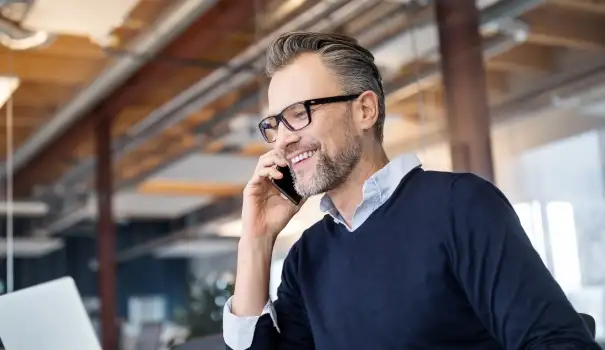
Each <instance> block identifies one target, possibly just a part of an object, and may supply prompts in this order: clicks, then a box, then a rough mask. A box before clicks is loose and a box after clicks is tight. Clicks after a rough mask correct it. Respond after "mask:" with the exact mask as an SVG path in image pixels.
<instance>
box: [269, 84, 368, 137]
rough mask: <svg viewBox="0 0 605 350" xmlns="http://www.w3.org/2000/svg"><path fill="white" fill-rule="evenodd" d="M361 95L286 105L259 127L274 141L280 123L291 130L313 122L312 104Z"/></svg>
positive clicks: (344, 99) (354, 97) (333, 101)
mask: <svg viewBox="0 0 605 350" xmlns="http://www.w3.org/2000/svg"><path fill="white" fill-rule="evenodd" d="M360 95H361V94H355V95H345V96H333V97H323V98H316V99H312V100H306V101H301V102H297V103H295V104H293V105H290V106H289V107H286V108H285V109H284V110H283V111H282V112H281V113H279V114H277V115H272V116H269V117H267V118H265V119H263V120H261V122H260V123H259V124H258V128H259V129H260V132H261V134H262V135H263V138H264V139H265V141H267V142H268V143H273V142H275V140H276V139H277V129H278V127H279V123H284V126H285V127H286V128H287V129H288V130H290V131H298V130H301V129H303V128H305V127H307V126H308V125H309V124H311V106H317V105H324V104H329V103H338V102H349V101H353V100H355V99H356V98H358V97H359V96H360Z"/></svg>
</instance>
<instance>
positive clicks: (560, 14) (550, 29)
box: [525, 10, 605, 51]
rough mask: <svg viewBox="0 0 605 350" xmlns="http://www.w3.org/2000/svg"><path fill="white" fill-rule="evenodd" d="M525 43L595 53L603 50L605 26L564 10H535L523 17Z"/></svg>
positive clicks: (600, 22)
mask: <svg viewBox="0 0 605 350" xmlns="http://www.w3.org/2000/svg"><path fill="white" fill-rule="evenodd" d="M525 18H526V20H527V22H528V23H529V26H530V31H529V35H528V37H527V42H528V43H532V44H539V45H544V46H553V47H564V48H569V49H577V50H590V51H598V50H602V49H604V48H605V36H604V35H603V33H604V32H605V24H604V23H603V21H594V20H590V19H589V18H588V17H586V16H580V15H577V14H576V15H572V14H569V13H565V12H564V11H555V10H548V11H536V12H533V13H529V14H528V15H526V16H525Z"/></svg>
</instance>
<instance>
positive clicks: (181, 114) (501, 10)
mask: <svg viewBox="0 0 605 350" xmlns="http://www.w3.org/2000/svg"><path fill="white" fill-rule="evenodd" d="M544 1H545V0H509V1H502V2H501V3H497V4H495V5H492V6H490V7H489V8H487V9H485V10H484V11H482V14H481V24H482V25H483V26H487V25H493V23H492V22H493V21H495V20H498V19H502V18H511V17H516V16H519V15H520V14H522V13H524V12H525V11H528V10H530V9H532V8H534V7H535V6H538V5H540V4H542V3H544ZM426 25H434V23H433V22H431V21H429V22H426V21H423V22H421V23H420V24H417V25H416V27H415V29H418V28H419V27H421V26H426ZM370 31H375V28H368V32H364V33H369V32H370ZM364 33H362V34H361V36H362V37H364V35H366V34H364ZM400 35H408V31H405V32H403V33H401V34H400ZM371 37H373V38H374V37H376V33H375V32H372V35H371ZM515 39H518V38H516V37H515V36H513V37H508V36H507V37H498V38H495V39H494V40H492V41H490V42H488V43H487V44H486V45H485V47H484V50H485V52H486V55H494V54H497V53H499V52H502V51H504V50H506V49H508V48H510V47H511V45H516V44H518V42H516V41H515ZM236 59H237V58H236ZM240 74H241V75H245V74H249V73H247V72H242V73H240ZM439 74H440V72H439V70H438V69H435V70H431V71H426V72H424V74H423V75H422V77H420V79H430V78H434V77H435V76H438V75H439ZM234 83H239V82H238V81H237V80H236V81H234ZM414 84H417V81H416V79H412V80H410V81H407V82H404V83H403V84H401V82H400V83H399V84H398V85H396V86H391V87H388V84H385V85H386V86H387V87H388V88H389V90H386V89H385V92H387V94H388V93H389V91H390V92H391V93H392V92H393V91H395V90H398V89H400V88H402V87H403V86H412V85H414ZM226 85H227V87H228V88H226V90H225V91H229V88H231V89H232V88H233V87H230V84H229V82H227V83H226ZM193 88H195V85H194V86H193V87H192V88H190V89H188V90H186V91H185V92H183V93H182V94H181V95H179V96H177V98H175V99H173V100H172V101H170V102H168V103H167V104H166V105H164V106H162V107H160V109H164V108H165V107H166V106H167V105H168V104H171V103H173V102H174V101H175V100H176V99H178V98H183V97H182V95H183V94H188V93H189V94H192V92H191V91H190V90H191V89H193ZM222 88H224V85H223V87H219V88H217V90H222ZM219 92H220V91H219ZM183 99H184V98H183ZM257 102H258V93H255V94H253V95H250V96H247V97H245V98H244V99H243V100H242V101H240V102H238V103H236V104H234V105H233V108H229V109H228V113H225V114H224V118H223V117H220V118H213V120H211V121H209V122H207V123H205V124H204V125H202V126H201V127H200V128H198V130H196V133H203V132H206V131H207V130H209V128H211V127H212V126H214V125H215V124H217V123H219V122H222V121H224V119H227V118H230V117H232V116H233V115H234V114H235V113H236V112H237V110H239V109H244V108H248V107H250V106H251V105H254V104H255V103H257ZM199 103H200V100H196V99H193V100H192V101H189V102H188V103H185V105H184V106H180V107H181V109H175V110H169V112H170V114H167V115H170V116H172V117H174V118H177V119H179V118H180V119H182V118H186V117H187V116H188V115H190V113H191V112H192V111H194V110H199V108H202V107H203V105H204V103H205V101H204V100H202V101H201V103H202V105H201V106H200V105H199ZM157 111H158V110H156V111H155V112H154V113H156V112H157ZM152 114H153V113H152ZM221 115H223V113H221ZM219 119H220V120H219ZM161 130H162V129H160V130H159V131H161ZM196 148H197V147H196ZM194 150H195V149H194V148H192V149H190V150H189V152H193V151H194ZM189 152H185V153H184V154H188V153H189ZM180 158H181V157H178V158H176V159H180ZM92 166H94V159H88V160H87V161H86V162H84V163H80V165H79V166H78V167H76V169H77V170H78V171H77V174H76V172H70V174H69V175H72V176H70V178H69V180H74V179H75V178H76V177H78V178H80V176H84V175H86V174H87V172H88V171H90V170H89V169H87V168H88V167H92ZM74 175H77V176H74ZM65 179H66V178H64V180H65ZM61 183H64V182H61ZM132 184H133V183H132V182H131V181H129V182H128V183H127V184H126V185H125V186H128V185H132Z"/></svg>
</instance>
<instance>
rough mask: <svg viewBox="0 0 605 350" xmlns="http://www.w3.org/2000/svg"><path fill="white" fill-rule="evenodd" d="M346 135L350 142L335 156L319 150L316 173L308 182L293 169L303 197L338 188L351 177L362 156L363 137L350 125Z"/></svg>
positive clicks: (296, 183)
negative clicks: (299, 177)
mask: <svg viewBox="0 0 605 350" xmlns="http://www.w3.org/2000/svg"><path fill="white" fill-rule="evenodd" d="M344 136H345V137H344V140H347V141H348V143H347V144H346V145H345V146H344V147H343V148H341V149H340V150H339V152H338V154H337V155H335V156H334V157H330V156H329V155H328V154H326V153H325V152H322V151H321V150H320V149H318V150H317V152H316V153H315V156H317V163H316V164H317V165H316V167H315V173H314V174H313V177H312V179H310V180H308V182H305V181H304V180H302V179H297V176H296V173H295V172H294V171H292V170H291V173H292V177H293V178H294V189H295V190H296V192H298V194H300V195H301V196H302V197H304V198H308V197H311V196H314V195H317V194H320V193H325V192H328V191H330V190H333V189H335V188H338V187H339V186H340V185H342V184H343V183H344V182H345V181H346V180H347V179H348V178H349V175H350V174H351V172H352V171H353V168H354V167H355V165H357V163H358V162H359V159H360V158H361V137H360V136H359V135H354V134H353V132H352V130H351V129H350V127H348V126H347V127H346V130H345V135H344ZM301 177H302V176H301Z"/></svg>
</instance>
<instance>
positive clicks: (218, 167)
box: [148, 154, 258, 185]
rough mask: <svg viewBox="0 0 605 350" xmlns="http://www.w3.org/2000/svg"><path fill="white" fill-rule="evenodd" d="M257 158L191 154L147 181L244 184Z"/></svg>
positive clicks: (252, 170) (250, 174)
mask: <svg viewBox="0 0 605 350" xmlns="http://www.w3.org/2000/svg"><path fill="white" fill-rule="evenodd" d="M257 162H258V158H255V157H246V156H237V155H222V154H192V155H190V156H187V157H185V158H183V159H182V160H180V161H179V162H177V163H175V164H173V165H172V166H170V167H168V168H166V169H163V170H161V171H159V172H158V173H156V174H155V175H153V176H151V177H150V178H149V179H148V180H173V181H174V180H176V181H178V180H181V181H198V182H212V183H232V184H242V185H243V184H246V183H247V182H248V180H249V179H250V176H252V173H253V172H254V168H255V167H256V163H257Z"/></svg>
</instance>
